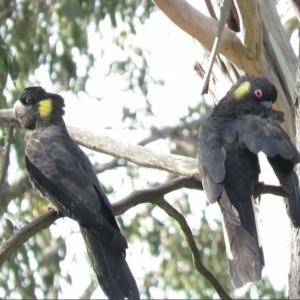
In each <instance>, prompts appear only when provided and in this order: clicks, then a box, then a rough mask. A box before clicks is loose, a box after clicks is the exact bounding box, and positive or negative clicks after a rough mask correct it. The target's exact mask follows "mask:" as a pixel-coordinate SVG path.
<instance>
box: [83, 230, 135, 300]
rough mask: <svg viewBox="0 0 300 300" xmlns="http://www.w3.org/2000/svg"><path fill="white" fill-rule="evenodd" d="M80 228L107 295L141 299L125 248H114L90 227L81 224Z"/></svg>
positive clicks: (118, 298) (109, 296) (113, 298)
mask: <svg viewBox="0 0 300 300" xmlns="http://www.w3.org/2000/svg"><path fill="white" fill-rule="evenodd" d="M80 230H81V233H82V235H83V238H84V240H85V244H86V247H87V250H88V253H89V256H90V259H91V261H92V264H93V267H94V270H95V272H96V274H97V278H98V281H99V284H100V286H101V288H102V290H103V291H104V293H105V294H106V296H107V297H108V298H109V299H111V300H120V299H124V298H128V299H132V300H133V299H134V300H139V299H140V295H139V290H138V288H137V285H136V282H135V280H134V278H133V276H132V273H131V271H130V269H129V267H128V265H127V262H126V260H125V249H124V251H116V250H113V249H112V248H111V247H110V245H109V244H107V243H105V242H104V241H103V240H102V239H100V238H99V237H98V236H97V235H96V234H94V233H93V232H92V231H90V230H89V229H87V228H85V227H82V226H80Z"/></svg>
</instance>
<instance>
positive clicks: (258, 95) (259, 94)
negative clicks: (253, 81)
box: [254, 89, 263, 98]
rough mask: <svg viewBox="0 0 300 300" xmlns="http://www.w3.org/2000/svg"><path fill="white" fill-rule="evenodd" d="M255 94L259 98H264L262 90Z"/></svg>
mask: <svg viewBox="0 0 300 300" xmlns="http://www.w3.org/2000/svg"><path fill="white" fill-rule="evenodd" d="M254 94H255V96H256V97H257V98H261V97H262V96H263V92H262V90H261V89H258V90H255V92H254Z"/></svg>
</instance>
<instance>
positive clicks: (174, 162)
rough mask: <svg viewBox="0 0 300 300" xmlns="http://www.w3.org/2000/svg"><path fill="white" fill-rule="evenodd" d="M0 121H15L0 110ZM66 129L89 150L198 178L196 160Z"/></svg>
mask: <svg viewBox="0 0 300 300" xmlns="http://www.w3.org/2000/svg"><path fill="white" fill-rule="evenodd" d="M1 119H3V120H4V122H3V124H11V123H10V122H13V121H14V120H15V119H14V117H13V112H12V110H10V111H9V112H8V111H7V110H0V120H1ZM0 122H1V121H0ZM0 126H1V123H0ZM67 128H68V131H69V133H70V135H71V136H72V138H73V139H74V140H75V141H76V142H77V143H78V144H80V145H82V146H85V147H87V148H89V149H92V150H95V151H99V152H102V153H106V154H109V155H112V156H115V157H119V158H123V159H125V160H128V161H131V162H133V163H135V164H138V165H140V166H144V167H148V168H155V169H160V170H165V171H168V172H171V173H175V174H177V175H182V176H193V175H197V176H199V171H198V163H197V160H196V159H193V158H189V157H185V156H181V155H174V154H158V153H156V152H154V151H152V150H150V149H147V148H145V147H142V146H139V145H133V144H128V143H125V142H122V141H118V140H114V139H111V138H109V137H105V136H102V135H96V134H93V133H91V132H89V131H87V130H83V129H81V128H77V127H74V126H67Z"/></svg>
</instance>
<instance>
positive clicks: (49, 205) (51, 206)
mask: <svg viewBox="0 0 300 300" xmlns="http://www.w3.org/2000/svg"><path fill="white" fill-rule="evenodd" d="M49 209H53V210H54V211H55V212H56V213H57V215H59V210H58V209H57V207H56V206H54V205H53V204H52V203H49V204H48V205H47V210H49Z"/></svg>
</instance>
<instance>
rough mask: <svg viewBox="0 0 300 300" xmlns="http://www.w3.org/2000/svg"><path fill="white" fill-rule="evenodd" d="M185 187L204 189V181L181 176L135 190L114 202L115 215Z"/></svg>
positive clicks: (155, 200)
mask: <svg viewBox="0 0 300 300" xmlns="http://www.w3.org/2000/svg"><path fill="white" fill-rule="evenodd" d="M184 187H185V188H189V189H197V190H203V187H202V183H201V182H200V181H198V180H197V179H196V178H195V177H190V178H187V177H179V178H176V179H173V180H171V181H169V182H167V183H164V184H161V185H158V186H156V187H153V188H150V189H146V190H139V191H133V192H132V193H130V194H129V195H128V196H127V197H125V198H124V199H122V200H120V201H118V202H115V203H113V204H112V209H113V212H114V215H115V216H117V215H121V214H123V213H124V212H125V211H127V210H129V209H130V208H132V207H134V206H137V205H139V204H142V203H157V201H160V200H161V199H163V198H164V196H165V195H166V194H168V193H170V192H173V191H175V190H178V189H181V188H184Z"/></svg>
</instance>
